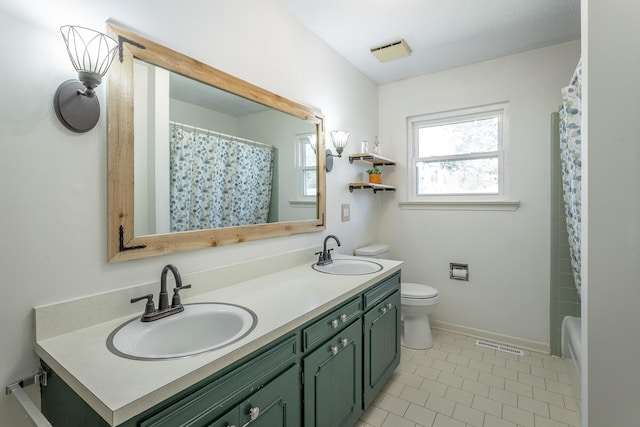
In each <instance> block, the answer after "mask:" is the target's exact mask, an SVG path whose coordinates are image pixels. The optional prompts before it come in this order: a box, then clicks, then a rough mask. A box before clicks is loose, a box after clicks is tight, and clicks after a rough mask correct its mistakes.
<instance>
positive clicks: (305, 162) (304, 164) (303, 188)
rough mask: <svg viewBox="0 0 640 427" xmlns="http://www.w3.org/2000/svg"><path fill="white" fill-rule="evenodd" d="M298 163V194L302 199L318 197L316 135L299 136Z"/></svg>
mask: <svg viewBox="0 0 640 427" xmlns="http://www.w3.org/2000/svg"><path fill="white" fill-rule="evenodd" d="M297 140H298V143H297V147H298V149H297V150H296V151H297V156H296V157H297V161H296V164H297V166H298V171H299V172H298V188H299V191H298V194H299V196H300V197H303V198H306V197H316V195H317V193H318V189H317V183H318V180H317V176H316V164H317V156H316V134H315V133H306V134H300V135H297Z"/></svg>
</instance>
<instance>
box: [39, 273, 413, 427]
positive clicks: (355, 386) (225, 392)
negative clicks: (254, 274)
mask: <svg viewBox="0 0 640 427" xmlns="http://www.w3.org/2000/svg"><path fill="white" fill-rule="evenodd" d="M399 361H400V272H396V273H394V274H392V275H391V276H389V277H387V278H386V279H384V280H382V281H381V282H378V283H376V284H374V285H373V286H371V287H369V288H368V289H366V290H364V291H363V292H361V293H359V294H357V295H354V296H352V297H351V298H349V299H348V300H346V301H345V302H342V303H340V304H339V305H336V306H335V307H334V308H332V309H330V310H328V311H326V312H324V313H323V314H321V315H319V316H317V317H315V318H314V319H313V320H310V321H308V322H306V323H305V324H303V325H300V326H299V327H297V328H295V329H294V330H291V331H289V332H288V333H286V334H285V335H283V336H282V337H280V338H277V339H276V340H274V341H272V342H271V343H269V344H267V345H265V346H264V347H262V348H260V349H258V350H256V351H255V352H253V353H252V354H250V355H248V356H246V357H244V358H242V359H240V360H238V361H237V362H235V363H233V364H232V365H230V366H228V367H226V368H224V369H222V370H221V371H219V372H217V373H215V374H213V375H211V376H210V377H208V378H206V379H204V380H202V381H200V382H198V383H196V384H194V385H192V386H191V387H189V388H187V389H185V390H182V391H180V392H178V393H176V394H175V395H174V396H172V397H171V398H169V399H167V400H165V401H163V402H162V403H159V404H158V405H156V406H154V407H152V408H150V409H147V410H146V411H144V412H143V413H141V414H138V415H136V416H134V417H133V418H131V419H129V420H127V421H126V422H124V423H122V424H120V425H119V426H118V427H233V426H235V427H241V426H246V427H281V426H282V427H285V426H286V427H352V426H354V425H355V424H356V422H357V420H358V418H359V417H360V415H361V414H362V411H363V410H364V409H366V408H367V406H369V404H370V403H371V401H372V400H373V398H374V397H375V396H376V394H377V393H378V392H379V391H380V389H381V388H382V387H383V386H384V384H385V383H386V381H387V379H388V378H389V377H390V376H391V374H392V373H393V371H394V369H395V368H396V367H397V366H398V363H399ZM141 363H147V362H141ZM148 363H154V362H148ZM42 364H43V367H44V369H45V370H46V371H47V372H48V374H49V375H48V378H49V380H48V385H47V386H44V387H42V388H41V402H42V412H43V414H44V415H45V417H47V419H48V420H49V421H50V422H51V424H52V425H53V426H54V427H90V426H93V427H108V425H109V424H108V423H107V422H106V421H104V420H103V419H102V418H101V417H100V416H99V415H98V414H97V413H96V412H95V411H94V410H93V409H92V408H91V407H90V406H89V405H88V404H87V403H86V402H85V401H84V400H83V399H82V398H81V397H80V396H79V395H78V394H76V393H75V392H74V391H73V390H72V389H71V387H69V386H68V385H67V384H66V383H65V382H64V380H62V378H60V376H59V375H57V373H56V372H55V371H53V370H52V369H51V368H50V367H49V366H47V365H46V364H45V363H44V362H42ZM143 380H144V379H140V381H143Z"/></svg>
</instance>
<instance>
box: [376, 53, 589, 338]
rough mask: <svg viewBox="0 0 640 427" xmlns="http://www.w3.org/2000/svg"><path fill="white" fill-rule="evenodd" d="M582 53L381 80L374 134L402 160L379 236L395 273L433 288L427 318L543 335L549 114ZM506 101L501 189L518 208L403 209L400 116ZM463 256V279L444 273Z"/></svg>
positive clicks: (528, 56)
mask: <svg viewBox="0 0 640 427" xmlns="http://www.w3.org/2000/svg"><path fill="white" fill-rule="evenodd" d="M579 56H580V45H579V42H577V41H576V42H570V43H564V44H561V45H556V46H552V47H547V48H543V49H538V50H534V51H530V52H526V53H522V54H518V55H513V56H508V57H504V58H499V59H496V60H492V61H487V62H482V63H478V64H474V65H470V66H466V67H461V68H457V69H453V70H449V71H445V72H441V73H435V74H429V75H424V76H420V77H417V78H413V79H409V80H404V81H400V82H396V83H390V84H386V85H383V86H381V87H380V106H379V111H380V113H379V115H380V139H381V141H382V144H383V145H382V148H383V151H384V153H385V155H389V156H391V157H394V158H395V159H397V160H398V161H399V162H400V163H399V164H398V165H397V166H396V167H395V168H393V169H391V168H390V169H388V170H390V172H389V173H387V174H386V175H387V178H386V179H387V180H388V181H392V182H393V183H394V184H396V185H397V186H398V192H397V194H396V196H395V199H390V200H389V201H388V202H387V203H385V204H384V205H383V206H382V207H381V215H382V216H381V224H382V226H381V230H380V237H381V240H382V241H384V242H385V243H389V244H390V245H391V246H392V253H391V255H392V256H394V257H397V258H399V259H402V260H403V261H405V265H404V266H403V271H402V274H403V280H404V281H415V282H418V283H426V284H429V285H431V286H434V287H435V288H437V289H438V292H439V294H440V303H439V305H438V308H437V309H436V312H435V313H434V314H433V316H432V317H433V319H435V320H437V321H441V322H447V323H450V324H454V325H460V326H464V327H471V328H476V329H481V330H485V331H490V332H493V333H498V334H503V335H507V336H511V337H517V338H521V339H525V340H529V341H533V342H535V343H540V344H542V345H543V346H544V345H546V346H548V343H549V268H550V267H549V227H550V219H549V218H550V213H549V210H550V193H549V191H550V190H549V188H550V183H549V179H550V178H549V176H550V169H549V168H550V166H549V165H550V162H549V159H550V139H549V135H550V114H551V112H553V111H557V110H558V107H559V105H560V101H561V98H560V88H561V87H563V86H566V85H567V84H568V83H569V79H570V78H571V75H572V74H573V70H574V68H575V66H576V64H577V62H578V58H579ZM502 101H508V102H509V106H510V127H509V134H510V138H509V141H508V150H509V151H508V158H507V162H508V165H509V170H510V174H509V175H508V179H509V188H510V191H509V198H510V199H515V200H519V201H520V207H519V209H518V210H517V211H516V212H496V211H490V212H480V211H436V210H403V209H401V208H400V207H399V206H398V202H401V201H406V200H407V191H408V189H407V182H408V179H407V117H409V116H416V115H421V114H426V113H435V112H441V111H447V110H453V109H459V108H465V107H472V106H478V105H485V104H492V103H497V102H502ZM450 262H462V263H468V264H469V270H470V281H469V282H460V281H454V280H450V279H449V273H448V270H449V263H450Z"/></svg>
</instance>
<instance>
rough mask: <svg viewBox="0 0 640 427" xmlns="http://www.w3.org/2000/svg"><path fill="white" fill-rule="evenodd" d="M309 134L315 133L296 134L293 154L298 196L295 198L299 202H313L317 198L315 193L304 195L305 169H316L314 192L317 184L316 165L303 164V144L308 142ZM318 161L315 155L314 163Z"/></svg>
mask: <svg viewBox="0 0 640 427" xmlns="http://www.w3.org/2000/svg"><path fill="white" fill-rule="evenodd" d="M311 135H315V133H312V132H310V133H303V134H298V135H296V149H295V155H296V161H295V164H296V169H297V172H296V176H297V181H298V196H297V200H298V201H301V202H305V203H315V201H316V198H317V194H314V195H305V194H304V174H305V172H306V171H310V170H313V171H316V193H317V185H318V175H317V166H304V161H303V159H304V153H305V148H306V147H305V146H306V144H308V143H309V142H308V141H309V137H310V136H311ZM316 150H317V145H316ZM317 162H318V159H317V155H316V163H317Z"/></svg>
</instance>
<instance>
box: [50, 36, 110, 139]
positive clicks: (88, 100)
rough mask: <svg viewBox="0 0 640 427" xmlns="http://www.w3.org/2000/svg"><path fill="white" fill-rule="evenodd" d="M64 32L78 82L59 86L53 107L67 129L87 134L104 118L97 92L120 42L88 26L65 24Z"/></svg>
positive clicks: (64, 83) (68, 81)
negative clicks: (95, 90) (101, 115)
mask: <svg viewBox="0 0 640 427" xmlns="http://www.w3.org/2000/svg"><path fill="white" fill-rule="evenodd" d="M60 32H61V33H62V38H63V39H64V42H65V44H66V45H67V52H68V53H69V59H71V63H72V64H73V67H74V68H75V69H76V71H77V72H78V80H75V79H72V80H67V81H65V82H63V83H62V84H61V85H60V86H59V87H58V90H57V91H56V94H55V96H54V99H53V106H54V109H55V111H56V116H58V119H59V120H60V122H61V123H62V124H63V125H64V126H65V127H66V128H67V129H69V130H71V131H73V132H78V133H83V132H87V131H90V130H91V129H93V128H94V127H95V125H96V123H98V119H99V118H100V103H99V102H98V98H97V97H96V94H95V92H94V89H95V88H96V87H98V85H99V84H100V83H101V81H102V77H103V76H104V75H105V74H106V73H107V71H108V70H109V67H110V66H111V62H112V61H113V58H114V56H115V52H116V48H117V47H118V43H117V42H116V41H115V40H114V39H112V38H111V37H109V36H107V35H105V34H102V33H100V32H98V31H94V30H92V29H89V28H84V27H77V26H73V25H65V26H63V27H60Z"/></svg>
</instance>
